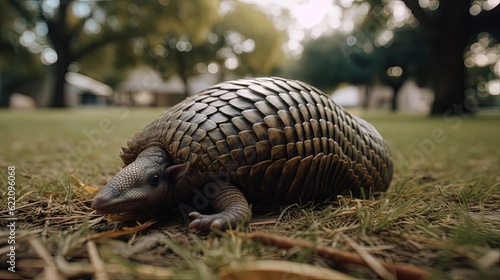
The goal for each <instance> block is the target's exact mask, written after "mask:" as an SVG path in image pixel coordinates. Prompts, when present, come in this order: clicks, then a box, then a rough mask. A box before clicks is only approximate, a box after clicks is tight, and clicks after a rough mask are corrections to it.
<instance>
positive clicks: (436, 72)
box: [362, 0, 500, 115]
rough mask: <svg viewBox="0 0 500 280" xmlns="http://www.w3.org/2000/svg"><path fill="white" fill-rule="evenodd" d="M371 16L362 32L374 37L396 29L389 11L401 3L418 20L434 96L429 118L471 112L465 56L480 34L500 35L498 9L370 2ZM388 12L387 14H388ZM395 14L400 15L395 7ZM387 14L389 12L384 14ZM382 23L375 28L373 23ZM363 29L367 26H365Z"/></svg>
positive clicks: (449, 1) (433, 1) (469, 3)
mask: <svg viewBox="0 0 500 280" xmlns="http://www.w3.org/2000/svg"><path fill="white" fill-rule="evenodd" d="M368 2H369V3H370V4H371V6H372V13H371V14H370V15H369V17H368V19H367V21H365V27H362V29H363V30H366V31H369V32H370V33H372V32H373V33H376V32H377V29H378V31H380V32H383V30H387V26H390V27H392V29H394V28H396V27H398V26H397V25H398V24H399V23H400V22H394V21H392V22H391V24H390V25H389V24H388V23H389V21H387V19H388V18H390V17H391V13H390V9H389V8H390V7H391V6H392V7H395V6H398V4H399V3H404V4H405V5H406V7H408V9H409V10H410V11H411V13H412V14H413V16H414V17H415V18H416V19H417V20H418V23H419V25H418V28H419V29H420V30H421V31H422V32H423V34H424V35H425V37H426V40H427V42H428V45H429V48H430V52H431V68H430V71H432V79H433V89H434V94H435V99H434V103H433V105H432V108H431V114H434V115H435V114H463V113H469V112H470V111H471V106H470V103H469V102H470V101H468V99H467V97H466V94H465V86H464V80H465V65H464V52H465V51H466V48H467V46H468V45H469V44H471V43H472V42H473V40H474V38H475V36H476V35H478V34H479V33H480V32H489V33H490V34H492V35H493V36H495V37H496V38H499V37H498V36H499V35H500V5H498V4H497V5H496V6H494V7H491V6H489V1H479V0H440V1H437V0H429V1H415V0H402V2H401V1H395V0H371V1H368ZM388 9H389V10H388ZM398 9H399V10H398V12H401V9H400V7H398ZM387 11H389V12H387ZM382 21H383V22H384V23H383V24H378V25H377V24H374V23H373V22H382ZM366 25H369V27H368V26H366Z"/></svg>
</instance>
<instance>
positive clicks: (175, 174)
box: [166, 162, 189, 180]
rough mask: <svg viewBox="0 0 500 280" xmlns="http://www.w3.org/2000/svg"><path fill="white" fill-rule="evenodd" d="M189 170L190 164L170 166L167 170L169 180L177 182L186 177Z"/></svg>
mask: <svg viewBox="0 0 500 280" xmlns="http://www.w3.org/2000/svg"><path fill="white" fill-rule="evenodd" d="M188 170H189V162H186V163H181V164H176V165H172V166H169V167H168V168H167V169H166V172H167V178H168V179H169V180H177V179H179V178H180V177H182V176H184V175H185V174H186V173H187V171H188Z"/></svg>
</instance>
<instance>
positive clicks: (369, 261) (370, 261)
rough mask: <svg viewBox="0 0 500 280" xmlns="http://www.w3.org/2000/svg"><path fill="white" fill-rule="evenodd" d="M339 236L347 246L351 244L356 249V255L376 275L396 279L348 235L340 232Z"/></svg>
mask: <svg viewBox="0 0 500 280" xmlns="http://www.w3.org/2000/svg"><path fill="white" fill-rule="evenodd" d="M341 236H342V237H343V238H344V240H345V241H346V242H347V243H348V244H349V246H351V247H352V248H353V249H354V251H356V253H358V255H359V256H360V257H361V258H362V259H363V260H364V261H365V263H366V265H368V266H369V267H370V268H371V270H373V271H374V272H375V273H377V275H378V276H380V278H382V279H386V280H395V279H396V278H395V277H394V273H391V272H390V271H388V270H387V269H386V268H385V267H384V266H383V265H382V263H381V262H380V261H379V260H377V259H375V258H374V257H373V256H372V255H370V254H369V253H368V252H367V251H366V250H364V249H363V248H361V246H359V245H358V244H357V243H356V242H354V240H352V239H351V238H350V237H349V236H347V235H345V234H342V233H341ZM393 272H394V271H393Z"/></svg>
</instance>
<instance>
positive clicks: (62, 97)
mask: <svg viewBox="0 0 500 280" xmlns="http://www.w3.org/2000/svg"><path fill="white" fill-rule="evenodd" d="M58 56H59V57H58V59H57V62H56V65H55V76H54V87H53V95H52V102H51V103H50V107H52V108H65V107H66V106H67V104H66V94H65V87H66V73H67V72H68V66H69V64H70V63H71V62H69V61H68V59H67V58H66V57H65V55H62V53H58Z"/></svg>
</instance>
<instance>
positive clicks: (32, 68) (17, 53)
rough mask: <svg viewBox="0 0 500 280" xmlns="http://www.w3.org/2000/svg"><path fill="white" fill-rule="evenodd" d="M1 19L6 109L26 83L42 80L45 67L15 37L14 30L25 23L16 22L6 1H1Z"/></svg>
mask: <svg viewBox="0 0 500 280" xmlns="http://www.w3.org/2000/svg"><path fill="white" fill-rule="evenodd" d="M0 18H1V25H0V107H4V106H8V104H9V99H10V94H11V93H12V92H13V91H14V90H15V89H16V88H18V87H20V86H22V85H23V83H24V82H25V81H27V80H38V79H41V78H42V75H43V71H42V68H43V67H42V66H43V65H42V64H41V62H40V60H39V59H37V58H36V57H35V56H34V55H32V53H31V52H30V51H28V50H27V49H26V48H24V47H22V46H21V45H20V44H19V39H18V38H17V37H16V36H14V32H13V29H20V28H22V27H23V26H24V25H25V22H23V21H16V18H17V17H16V16H15V11H14V10H13V9H12V8H11V7H9V5H7V3H6V2H4V1H0Z"/></svg>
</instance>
